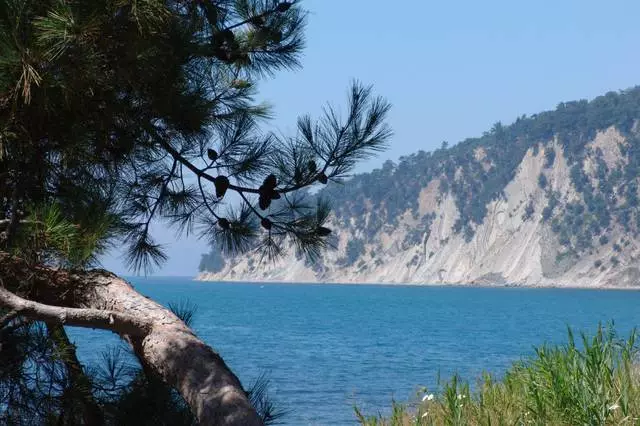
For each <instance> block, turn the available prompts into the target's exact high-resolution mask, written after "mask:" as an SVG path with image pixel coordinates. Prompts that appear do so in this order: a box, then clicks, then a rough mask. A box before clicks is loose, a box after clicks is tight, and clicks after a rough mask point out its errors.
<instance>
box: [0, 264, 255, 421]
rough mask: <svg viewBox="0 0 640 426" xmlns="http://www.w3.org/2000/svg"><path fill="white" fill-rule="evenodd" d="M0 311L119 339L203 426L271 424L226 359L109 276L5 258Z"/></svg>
mask: <svg viewBox="0 0 640 426" xmlns="http://www.w3.org/2000/svg"><path fill="white" fill-rule="evenodd" d="M2 287H4V289H3V288H2ZM0 307H4V308H7V309H9V310H11V311H17V312H18V313H20V314H21V315H24V316H28V317H29V318H31V319H35V320H47V321H51V320H56V321H59V322H60V323H62V324H64V325H70V326H81V327H93V328H102V329H107V330H111V331H113V332H115V333H117V334H119V335H120V336H121V337H122V338H123V339H125V340H126V341H128V342H129V343H130V344H131V346H132V347H133V349H134V352H135V353H136V355H137V356H138V358H139V359H140V361H141V362H142V363H143V364H145V365H146V366H147V367H149V368H151V369H152V370H153V371H154V372H155V373H156V374H157V375H158V376H159V377H161V378H162V379H163V380H164V381H165V382H166V383H167V384H169V385H170V386H173V387H175V388H176V389H177V390H178V391H179V392H180V394H181V395H182V397H183V398H184V399H185V401H186V402H187V403H188V404H189V406H190V407H191V410H192V411H193V413H194V415H195V416H196V417H197V419H198V421H199V422H200V424H201V425H223V426H227V425H229V426H232V425H233V426H236V425H238V426H240V425H243V426H253V425H262V424H263V422H262V420H261V419H260V417H259V416H258V414H257V412H256V410H255V409H254V408H253V407H252V405H251V403H250V402H249V399H248V397H247V394H246V392H245V391H244V389H243V388H242V385H241V383H240V380H239V379H238V378H237V377H236V376H235V375H234V374H233V373H232V372H231V370H229V368H228V367H227V365H226V364H225V362H224V361H223V359H222V358H221V357H220V355H218V354H217V353H216V352H215V351H214V350H213V349H212V348H211V347H210V346H208V345H206V344H205V343H204V342H202V341H201V340H200V339H198V338H197V337H196V335H195V334H194V333H193V331H192V330H191V329H189V327H187V326H186V325H185V324H184V323H183V322H182V321H181V320H180V319H179V318H178V317H177V316H175V315H174V314H173V313H172V312H171V311H170V310H168V309H166V308H165V307H163V306H162V305H160V304H158V303H156V302H154V301H153V300H151V299H149V298H147V297H145V296H143V295H141V294H140V293H138V292H137V291H135V290H134V289H133V287H132V286H131V285H130V284H129V283H127V282H126V281H124V280H123V279H121V278H119V277H117V276H116V275H114V274H112V273H110V272H108V271H104V270H92V271H78V272H67V271H61V270H53V269H50V268H46V267H42V266H38V267H33V266H30V265H28V264H27V263H25V262H24V261H22V260H20V259H17V258H15V257H11V256H9V255H8V254H6V253H1V252H0Z"/></svg>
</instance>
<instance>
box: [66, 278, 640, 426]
mask: <svg viewBox="0 0 640 426" xmlns="http://www.w3.org/2000/svg"><path fill="white" fill-rule="evenodd" d="M130 281H131V282H132V283H133V284H134V286H135V287H136V289H138V290H139V291H141V292H142V293H143V294H145V295H147V296H149V297H152V298H153V299H155V300H157V301H159V302H160V303H163V304H168V303H177V302H180V301H182V300H189V301H191V302H192V303H194V304H196V305H197V306H198V310H197V312H196V315H195V321H194V329H195V330H196V332H197V333H198V335H199V336H200V337H201V338H202V339H204V340H205V341H206V342H207V343H209V344H211V345H212V346H213V347H214V348H215V349H216V350H217V351H218V352H219V353H220V354H221V355H222V357H223V358H224V359H225V361H226V362H227V363H228V364H229V365H230V367H231V368H232V370H233V371H234V372H235V373H236V374H237V375H238V376H239V377H240V379H241V380H242V382H243V384H244V385H245V386H248V385H250V384H251V383H252V382H254V381H255V380H256V379H257V378H258V377H259V376H260V375H261V374H262V373H266V374H267V375H268V377H269V379H270V382H271V386H270V395H271V396H272V397H273V399H274V400H275V402H276V403H277V405H278V406H279V407H281V408H285V409H287V410H290V412H289V413H288V415H287V416H286V417H284V419H283V424H288V425H343V424H344V425H348V424H355V416H354V413H353V405H354V404H357V405H358V406H359V407H360V408H363V409H364V410H365V411H366V412H369V413H377V412H378V411H379V410H382V412H383V413H385V412H388V411H385V410H388V407H390V405H391V399H392V398H395V399H396V400H398V401H406V400H408V399H411V398H415V395H416V391H417V389H418V388H419V387H420V386H427V387H428V388H430V389H434V386H435V385H436V380H437V375H438V372H440V374H441V376H442V377H443V378H448V377H449V376H451V375H452V374H453V373H456V372H457V373H459V374H460V375H461V376H463V378H465V379H469V380H471V381H473V380H475V378H476V377H478V376H479V375H480V374H481V373H482V372H483V371H489V372H492V373H495V374H497V375H500V374H501V373H502V372H504V370H505V369H506V368H507V367H508V366H509V365H510V364H511V363H512V362H513V361H516V360H518V359H520V358H521V357H522V356H526V355H530V354H532V352H533V346H534V345H540V344H542V343H545V342H546V343H563V342H565V341H566V336H567V333H566V332H567V326H571V327H572V328H573V329H574V330H584V331H588V332H593V331H594V330H595V329H596V327H597V325H598V322H602V323H606V322H609V321H614V322H615V326H616V330H617V331H618V332H619V333H620V334H621V336H622V337H626V336H627V335H628V333H629V332H630V331H631V329H632V328H633V327H635V326H636V325H637V324H638V323H639V322H640V309H638V306H640V292H636V291H613V290H578V289H525V288H470V287H431V286H383V285H328V284H318V285H311V284H299V285H296V284H255V283H246V284H243V283H201V282H193V281H191V280H190V279H188V278H175V277H171V278H169V277H167V278H157V277H154V278H147V279H141V278H132V279H130ZM71 337H72V339H74V340H75V342H76V343H77V344H78V346H79V355H80V357H81V358H82V359H83V360H84V361H85V362H87V363H89V364H91V363H93V362H96V361H97V360H98V359H100V353H101V352H102V351H103V350H104V349H105V348H106V347H105V343H108V344H111V345H117V344H119V340H118V339H117V338H116V337H115V336H113V335H110V334H108V333H106V332H98V331H89V330H79V329H73V330H72V333H71Z"/></svg>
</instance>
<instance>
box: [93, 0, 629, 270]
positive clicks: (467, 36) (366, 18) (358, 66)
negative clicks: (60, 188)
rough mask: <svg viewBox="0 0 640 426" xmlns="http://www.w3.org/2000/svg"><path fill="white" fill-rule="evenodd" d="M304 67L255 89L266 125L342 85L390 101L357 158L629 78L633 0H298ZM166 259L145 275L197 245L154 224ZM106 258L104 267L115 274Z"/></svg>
mask: <svg viewBox="0 0 640 426" xmlns="http://www.w3.org/2000/svg"><path fill="white" fill-rule="evenodd" d="M302 5H303V6H304V7H305V8H306V9H307V10H309V12H310V15H309V24H308V29H307V39H308V40H307V48H306V50H305V53H304V57H303V66H304V68H303V69H301V70H298V71H293V72H284V73H280V74H279V75H278V76H277V77H276V78H275V79H274V80H270V81H265V82H263V84H262V90H261V97H262V98H263V99H264V100H266V101H268V102H270V103H272V104H273V105H274V107H275V113H276V118H275V120H274V122H273V125H274V126H275V127H276V128H278V129H279V130H282V131H284V132H287V131H293V130H294V127H295V120H296V117H297V116H298V115H300V114H305V113H310V114H312V115H317V114H318V113H319V112H320V109H321V107H322V106H323V105H324V104H326V102H328V101H329V102H331V103H333V104H336V105H338V106H339V105H341V104H344V99H345V93H346V89H347V87H348V85H349V82H350V81H351V80H352V79H354V78H357V79H359V80H361V81H363V82H364V83H367V84H373V85H374V87H375V91H376V92H377V93H378V94H381V95H383V96H385V97H386V98H388V99H389V101H391V103H392V104H393V110H392V113H391V116H390V124H391V125H392V127H393V129H394V132H395V137H394V139H393V142H392V144H391V147H390V148H389V150H388V151H387V152H385V153H383V154H381V155H380V157H379V158H377V159H376V160H372V161H369V162H368V163H366V164H362V165H361V166H360V167H359V169H358V171H368V170H371V169H372V168H375V167H377V166H379V165H381V164H382V162H383V161H384V160H387V159H392V160H396V159H397V158H398V157H400V156H402V155H405V154H410V153H412V152H415V151H417V150H420V149H422V150H432V149H434V148H436V147H438V146H439V145H440V143H441V142H442V141H443V140H447V141H449V142H450V143H456V142H458V141H460V140H462V139H464V138H466V137H473V136H479V135H480V134H481V133H482V132H483V131H485V130H488V129H489V128H490V126H491V124H492V123H494V122H496V121H498V120H501V121H502V122H503V123H509V122H511V121H513V120H514V119H515V118H516V117H517V116H519V115H521V114H533V113H537V112H540V111H542V110H547V109H553V108H555V106H556V105H557V104H558V103H559V102H561V101H570V100H577V99H583V98H587V99H591V98H593V97H595V96H598V95H600V94H604V93H605V92H607V91H609V90H618V89H624V88H628V87H631V86H634V85H637V84H640V55H639V53H638V52H639V51H640V23H639V22H638V17H639V16H640V1H638V0H608V1H603V0H535V1H533V0H529V1H514V0H484V1H476V0H464V1H462V0H448V1H444V0H440V1H431V0H403V1H395V2H394V1H391V0H386V1H381V0H303V1H302ZM155 235H156V237H157V239H158V240H159V241H161V242H163V243H167V244H168V249H169V250H168V252H169V254H170V260H169V262H168V263H167V264H166V265H165V267H164V268H162V269H161V270H159V271H158V272H157V273H156V274H157V275H193V274H195V273H196V271H197V266H198V262H199V259H200V254H201V253H203V252H205V251H207V247H206V245H205V244H204V243H203V242H202V241H197V240H194V239H189V240H182V241H176V240H175V238H174V235H173V233H172V232H171V231H165V230H163V229H157V232H156V234H155ZM117 255H118V254H117V253H113V254H112V255H111V256H108V257H107V258H106V259H105V260H104V266H105V267H107V268H109V269H111V270H114V271H115V272H117V273H124V274H126V270H125V268H124V266H123V265H122V263H121V261H120V260H119V259H118V256H117Z"/></svg>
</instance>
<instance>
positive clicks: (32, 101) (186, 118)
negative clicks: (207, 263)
mask: <svg viewBox="0 0 640 426" xmlns="http://www.w3.org/2000/svg"><path fill="white" fill-rule="evenodd" d="M305 20H306V14H305V12H304V10H303V9H302V8H301V7H300V5H298V2H286V1H278V0H196V1H185V0H173V1H160V0H103V1H96V0H82V1H81V0H76V1H74V0H2V1H1V2H0V27H1V28H0V280H1V281H0V308H2V309H3V310H4V315H5V316H4V317H3V318H2V319H0V321H1V322H0V326H1V327H2V329H5V328H15V327H18V328H20V327H32V324H33V322H38V324H42V323H44V324H45V334H46V339H45V341H47V342H49V343H52V344H53V347H54V348H58V349H60V348H62V347H65V342H66V341H68V339H67V338H66V335H65V333H64V328H62V327H60V326H61V325H69V326H83V327H93V328H103V329H107V330H111V331H113V332H115V333H117V334H119V335H120V336H122V338H123V339H124V340H126V341H127V342H128V343H129V344H130V345H131V347H132V348H133V351H134V353H135V354H136V356H137V357H138V358H139V359H140V361H141V364H142V365H144V366H145V369H147V370H148V371H151V372H153V374H155V375H156V376H157V377H158V378H159V379H162V380H163V381H164V382H166V383H167V384H168V385H170V386H172V387H174V388H176V389H177V391H178V392H179V393H180V395H181V396H182V397H183V398H184V399H185V401H186V402H187V403H188V404H189V406H190V408H191V410H192V412H193V414H194V415H195V416H196V418H197V419H198V421H199V422H200V423H201V424H242V425H251V424H262V422H263V420H262V419H261V418H260V416H258V415H257V413H256V410H255V408H254V407H253V406H252V404H251V402H250V398H249V395H248V394H247V392H246V391H245V390H244V389H243V388H242V385H241V384H240V381H239V380H238V379H237V377H236V376H235V375H234V374H233V373H232V372H231V371H230V370H229V369H228V368H227V366H226V365H225V363H224V361H223V360H222V359H221V358H220V357H219V356H218V355H217V354H216V353H215V352H214V351H213V350H212V349H211V348H210V347H208V346H206V345H204V344H203V343H202V342H201V341H200V340H198V339H197V337H196V336H195V335H194V334H193V333H192V332H191V330H190V329H189V327H188V326H187V325H186V324H185V323H184V322H183V321H181V320H180V318H179V317H178V316H176V315H174V314H173V313H171V312H170V311H169V310H167V309H165V308H163V307H162V306H160V305H158V304H156V303H154V302H152V301H150V300H148V299H146V298H144V297H143V296H141V295H139V294H138V293H137V292H135V290H134V289H133V288H132V287H131V286H130V285H129V284H128V283H126V282H125V281H123V280H121V279H119V278H118V277H116V276H115V275H113V274H111V273H109V272H107V271H103V270H99V269H91V268H92V267H94V266H96V264H97V262H96V259H98V257H99V256H100V254H102V253H103V252H104V251H105V250H106V249H108V248H109V247H110V246H112V245H114V244H118V245H120V244H124V245H125V246H126V248H127V250H126V259H127V261H128V263H129V265H130V266H131V268H132V270H133V271H136V272H139V271H142V272H149V271H151V270H152V269H153V268H154V267H156V266H157V265H159V264H161V263H162V262H163V261H165V260H166V258H167V255H166V253H165V252H164V250H163V247H162V246H160V245H159V244H157V243H156V242H155V240H154V239H153V236H152V235H151V231H150V224H151V223H152V222H153V221H160V222H162V223H165V224H166V225H167V226H170V227H173V228H174V229H175V230H176V231H177V232H178V234H190V233H198V234H200V235H201V236H203V237H207V238H210V239H211V240H212V241H215V242H216V244H219V245H220V246H221V247H223V249H224V250H226V251H229V252H234V253H235V252H242V251H244V250H247V249H249V248H251V247H254V246H255V245H256V244H257V245H258V246H259V247H260V249H261V250H262V251H263V252H264V254H265V255H266V256H267V257H271V258H273V257H276V256H279V255H282V254H283V253H284V252H285V250H286V249H287V248H288V247H293V248H294V249H295V250H296V251H297V252H298V253H299V254H304V255H306V256H307V257H308V258H310V259H314V258H315V257H316V256H317V255H318V253H319V252H320V250H322V249H323V248H325V247H326V245H327V237H328V236H329V234H330V233H331V231H330V229H328V228H327V227H326V222H327V219H328V217H329V203H328V202H327V200H315V201H313V202H311V201H309V200H311V199H310V198H308V197H305V196H304V191H305V188H308V187H310V186H312V185H325V184H327V183H328V182H329V181H333V180H340V179H341V178H344V177H345V176H346V175H347V174H348V173H349V172H350V170H351V169H352V168H353V166H354V164H355V163H356V162H357V161H359V160H361V159H363V158H367V157H369V156H370V155H372V154H374V153H376V152H377V151H379V150H381V149H382V148H383V147H384V146H385V144H386V143H387V141H388V139H389V137H390V135H391V132H390V130H389V128H388V127H387V125H386V123H385V119H386V115H387V112H388V110H389V105H388V104H387V102H386V101H384V100H383V99H381V98H378V97H374V96H373V94H372V92H371V88H370V87H365V86H363V85H361V84H359V83H354V84H353V85H352V87H351V90H350V91H349V98H348V108H347V111H346V114H345V117H341V116H340V115H339V114H338V113H337V112H336V111H335V110H334V109H332V108H327V109H326V113H325V115H324V116H323V117H321V118H320V119H318V120H312V119H311V118H310V117H307V116H305V117H301V118H300V119H299V120H298V123H297V124H298V131H297V133H296V134H295V135H292V136H290V137H282V136H278V135H276V134H274V133H270V132H264V131H262V130H261V129H260V124H261V122H262V121H264V120H266V119H268V118H269V117H270V116H271V115H270V110H269V108H267V107H266V106H265V105H262V104H259V103H257V102H256V100H255V96H256V94H257V89H258V84H259V83H260V81H261V80H262V79H264V78H268V77H270V76H272V75H274V74H275V73H276V72H278V71H281V70H284V69H291V68H296V67H299V66H300V62H299V59H300V52H301V49H302V47H303V43H304V25H305ZM67 346H68V345H67ZM3 347H4V346H3ZM65 350H67V351H69V348H68V347H67V348H66V349H65ZM72 352H73V351H72V350H71V353H72ZM23 355H24V354H23ZM72 355H73V354H72ZM17 356H22V355H20V354H18V355H17ZM73 358H74V356H71V357H70V358H69V357H67V358H66V359H68V360H69V362H66V363H65V364H64V365H65V366H66V367H65V368H67V370H68V373H67V374H66V375H65V377H67V378H69V377H71V374H70V373H69V372H71V371H76V372H77V373H78V374H79V376H78V380H80V381H82V380H85V379H82V377H81V375H80V373H82V371H81V370H82V369H81V368H80V367H79V366H78V365H74V361H73ZM74 369H75V370H74ZM73 400H74V401H80V405H81V409H80V411H81V413H82V415H83V416H84V415H87V416H88V415H90V414H91V413H90V412H91V410H92V409H93V408H92V407H93V406H94V405H95V402H96V401H95V398H93V395H92V392H89V391H87V392H84V393H83V394H81V395H80V398H75V399H73ZM56 410H57V414H58V415H61V413H60V410H62V411H64V410H67V411H68V409H67V408H64V407H62V408H59V407H58V408H57V409H56ZM56 410H53V411H56Z"/></svg>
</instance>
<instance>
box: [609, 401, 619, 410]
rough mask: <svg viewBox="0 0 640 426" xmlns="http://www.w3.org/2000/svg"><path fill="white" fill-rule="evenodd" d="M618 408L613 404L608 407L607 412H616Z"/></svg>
mask: <svg viewBox="0 0 640 426" xmlns="http://www.w3.org/2000/svg"><path fill="white" fill-rule="evenodd" d="M618 408H620V406H619V405H618V404H617V403H615V404H613V405H611V406H609V411H613V410H617V409H618Z"/></svg>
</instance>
